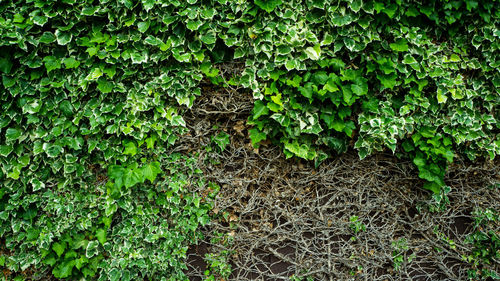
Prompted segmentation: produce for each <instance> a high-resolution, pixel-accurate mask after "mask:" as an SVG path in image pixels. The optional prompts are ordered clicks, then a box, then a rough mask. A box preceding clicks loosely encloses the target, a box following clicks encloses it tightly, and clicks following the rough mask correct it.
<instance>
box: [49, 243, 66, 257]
mask: <svg viewBox="0 0 500 281" xmlns="http://www.w3.org/2000/svg"><path fill="white" fill-rule="evenodd" d="M52 250H54V252H56V254H57V256H58V257H60V256H61V255H62V254H63V253H64V250H66V242H61V243H59V242H55V243H54V244H52Z"/></svg>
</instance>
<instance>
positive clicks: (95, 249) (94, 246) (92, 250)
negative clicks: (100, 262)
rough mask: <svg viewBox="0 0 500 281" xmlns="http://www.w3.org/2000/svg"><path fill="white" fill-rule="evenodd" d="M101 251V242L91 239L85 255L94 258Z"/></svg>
mask: <svg viewBox="0 0 500 281" xmlns="http://www.w3.org/2000/svg"><path fill="white" fill-rule="evenodd" d="M98 253H99V242H97V241H89V243H88V244H87V248H86V249H85V256H86V257H87V258H89V259H90V258H92V257H93V256H96V255H97V254H98Z"/></svg>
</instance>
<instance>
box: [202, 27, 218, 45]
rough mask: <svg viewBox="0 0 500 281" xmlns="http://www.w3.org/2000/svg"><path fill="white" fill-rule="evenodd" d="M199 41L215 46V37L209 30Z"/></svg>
mask: <svg viewBox="0 0 500 281" xmlns="http://www.w3.org/2000/svg"><path fill="white" fill-rule="evenodd" d="M200 40H201V41H202V42H203V43H205V44H207V45H212V44H215V41H216V40H217V37H216V36H215V32H214V31H213V30H209V31H207V32H206V33H205V34H203V35H202V36H201V37H200Z"/></svg>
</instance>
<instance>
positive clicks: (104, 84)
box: [97, 77, 113, 94]
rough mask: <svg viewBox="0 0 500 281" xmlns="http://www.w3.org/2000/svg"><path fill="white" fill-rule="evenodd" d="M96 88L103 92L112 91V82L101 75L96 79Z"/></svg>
mask: <svg viewBox="0 0 500 281" xmlns="http://www.w3.org/2000/svg"><path fill="white" fill-rule="evenodd" d="M97 89H98V90H99V91H101V93H103V94H108V93H111V92H112V91H113V82H111V81H108V80H106V79H104V78H103V77H101V78H99V80H97Z"/></svg>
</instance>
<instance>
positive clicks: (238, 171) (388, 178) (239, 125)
mask: <svg viewBox="0 0 500 281" xmlns="http://www.w3.org/2000/svg"><path fill="white" fill-rule="evenodd" d="M202 92H204V95H203V96H202V97H201V98H199V99H198V100H197V101H196V104H195V105H194V106H193V109H192V110H191V111H190V112H189V113H188V115H187V117H185V119H186V121H187V123H188V126H189V127H190V129H191V133H190V137H188V138H183V139H182V140H183V143H182V144H181V145H180V146H179V148H178V149H180V150H188V151H192V150H195V151H199V152H200V156H199V157H200V161H201V162H203V161H204V162H203V163H205V165H204V172H205V175H206V176H207V177H208V179H209V180H211V181H214V182H216V183H218V184H219V185H220V186H221V191H220V194H219V196H218V199H217V201H216V209H215V212H223V211H226V212H227V213H228V214H229V219H221V220H220V221H214V222H212V224H211V225H210V226H208V227H206V228H205V229H204V232H205V236H206V239H205V241H203V242H202V243H200V245H198V246H195V247H192V248H191V249H190V250H189V258H188V263H189V270H188V274H189V276H190V278H191V280H201V277H202V276H203V271H204V270H205V268H206V264H205V262H204V261H203V258H202V257H203V256H204V255H205V254H206V253H221V252H222V251H224V250H227V251H228V252H229V253H230V255H229V257H228V258H229V260H230V264H231V266H232V269H233V273H232V274H231V276H230V278H229V280H289V278H290V276H292V275H293V274H295V276H299V277H301V276H303V277H307V276H310V277H312V280H468V278H467V270H468V269H470V268H471V265H470V264H468V263H466V262H465V261H463V258H462V256H464V255H466V254H468V253H469V252H470V250H471V247H472V246H471V245H470V244H467V243H465V237H466V236H467V234H469V233H470V232H471V231H472V230H473V224H472V222H473V218H472V212H473V211H474V210H475V209H476V208H490V209H495V210H497V211H500V192H499V189H498V184H499V182H500V161H495V162H493V161H488V160H484V159H483V160H481V161H477V162H475V163H471V162H468V161H464V160H460V159H459V160H457V161H456V163H454V164H453V165H451V166H450V167H449V170H448V173H447V176H446V183H447V184H448V185H449V186H450V187H451V192H450V193H449V195H448V197H449V200H450V203H449V204H448V206H447V207H446V208H444V209H443V210H442V211H432V207H433V206H434V207H435V204H434V203H433V202H434V201H433V200H432V199H431V198H430V194H429V192H427V191H424V190H422V189H421V186H422V185H423V181H422V180H420V179H419V178H418V176H417V175H418V172H417V170H416V168H415V167H414V165H413V164H412V163H411V161H409V160H407V159H406V160H405V159H398V158H397V157H396V156H394V155H392V153H378V154H376V155H373V156H371V157H368V158H366V159H364V160H362V161H360V160H359V158H358V156H357V154H356V152H355V151H349V152H348V153H346V154H343V155H340V156H337V157H334V158H333V159H329V160H327V161H326V162H325V163H323V164H322V165H321V166H320V167H319V168H318V169H315V168H314V166H313V165H312V164H311V163H307V162H304V161H300V160H297V159H288V160H286V159H285V157H284V155H283V154H282V153H281V152H280V151H279V149H278V148H276V147H274V146H272V145H270V144H267V145H266V144H265V145H264V146H261V147H260V148H259V149H253V148H252V147H251V145H250V143H249V138H248V136H247V134H248V132H247V130H248V128H247V127H246V125H245V121H246V119H247V118H248V115H249V112H250V111H251V109H252V97H251V95H250V94H245V93H243V92H242V91H239V90H238V89H232V90H231V89H218V90H216V91H214V90H213V89H209V88H206V89H204V90H203V91H202ZM214 126H215V127H214ZM221 130H222V131H225V132H226V133H228V134H229V135H230V136H231V143H230V145H229V146H228V147H227V149H226V150H225V151H224V152H222V153H221V154H216V153H213V152H207V151H206V150H205V147H207V146H208V145H209V144H210V141H211V136H213V135H215V134H217V133H218V132H220V131H221ZM207 157H208V158H215V159H216V160H215V161H212V164H208V165H207V164H206V160H204V159H205V158H207ZM356 228H357V229H356ZM499 229H500V226H499ZM216 233H223V234H226V236H227V237H229V238H231V240H232V242H231V243H228V244H226V245H221V243H210V241H211V239H213V238H214V237H216ZM398 256H399V257H401V258H402V261H401V262H399V263H398V266H397V269H396V268H395V265H394V257H398ZM492 267H493V268H496V269H498V268H500V267H499V264H496V265H495V264H494V265H492ZM303 280H306V279H305V278H304V279H303Z"/></svg>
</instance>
